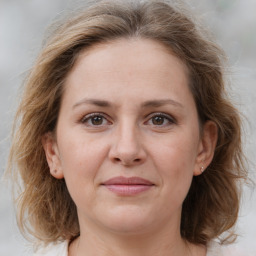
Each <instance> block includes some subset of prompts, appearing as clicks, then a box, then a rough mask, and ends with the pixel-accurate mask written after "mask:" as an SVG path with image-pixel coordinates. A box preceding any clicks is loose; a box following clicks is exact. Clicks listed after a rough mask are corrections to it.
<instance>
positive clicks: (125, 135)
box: [111, 118, 146, 165]
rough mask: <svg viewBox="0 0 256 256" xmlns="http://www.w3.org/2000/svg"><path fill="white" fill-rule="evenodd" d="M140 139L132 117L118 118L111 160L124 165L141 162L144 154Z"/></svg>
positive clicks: (137, 127) (138, 130)
mask: <svg viewBox="0 0 256 256" xmlns="http://www.w3.org/2000/svg"><path fill="white" fill-rule="evenodd" d="M141 140H142V137H141V134H140V129H139V126H138V125H137V123H136V121H135V120H132V118H124V119H123V120H120V121H119V124H118V125H117V129H116V131H115V138H114V144H113V148H112V154H111V157H112V160H114V161H116V162H117V161H118V162H121V163H123V164H124V165H131V164H135V163H141V162H143V161H144V159H145V156H146V154H145V152H144V149H143V146H142V141H141Z"/></svg>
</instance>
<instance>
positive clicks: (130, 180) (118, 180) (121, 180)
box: [102, 176, 154, 186]
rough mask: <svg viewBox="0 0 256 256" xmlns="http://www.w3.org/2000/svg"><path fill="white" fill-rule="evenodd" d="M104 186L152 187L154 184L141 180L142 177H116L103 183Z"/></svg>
mask: <svg viewBox="0 0 256 256" xmlns="http://www.w3.org/2000/svg"><path fill="white" fill-rule="evenodd" d="M102 184H103V185H147V186H152V185H154V183H152V182H151V181H149V180H146V179H143V178H140V177H123V176H119V177H114V178H111V179H109V180H107V181H105V182H103V183H102Z"/></svg>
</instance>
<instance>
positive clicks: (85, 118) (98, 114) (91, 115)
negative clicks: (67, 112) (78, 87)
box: [80, 112, 110, 122]
mask: <svg viewBox="0 0 256 256" xmlns="http://www.w3.org/2000/svg"><path fill="white" fill-rule="evenodd" d="M94 116H102V117H103V118H105V119H106V120H109V119H110V118H109V116H108V115H106V114H105V113H102V112H93V113H89V114H86V115H83V116H82V117H81V118H80V120H81V121H82V122H83V121H85V120H87V119H90V118H91V117H94Z"/></svg>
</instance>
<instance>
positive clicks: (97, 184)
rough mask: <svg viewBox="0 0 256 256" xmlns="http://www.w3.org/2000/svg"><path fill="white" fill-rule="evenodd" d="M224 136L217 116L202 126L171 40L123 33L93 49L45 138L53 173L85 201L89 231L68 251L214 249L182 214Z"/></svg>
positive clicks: (171, 254) (200, 253)
mask: <svg viewBox="0 0 256 256" xmlns="http://www.w3.org/2000/svg"><path fill="white" fill-rule="evenodd" d="M216 139H217V131H216V126H215V124H214V123H213V122H210V121H209V122H207V123H206V124H204V126H203V127H202V132H200V127H199V121H198V115H197V110H196V106H195V102H194V99H193V96H192V94H191V92H190V90H189V87H188V71H187V69H186V67H185V65H184V64H183V63H182V62H181V61H180V60H179V59H178V58H177V57H175V56H174V55H172V54H171V53H170V52H168V51H167V50H166V49H165V47H164V46H162V45H161V44H159V43H156V42H154V41H151V40H146V39H120V40H116V41H114V42H112V43H106V44H101V45H97V46H94V47H93V48H91V49H90V50H88V51H84V52H83V53H82V54H81V55H80V56H79V59H78V60H77V62H76V65H75V66H74V68H73V69H72V70H71V72H70V73H69V75H68V77H67V80H66V84H65V91H64V95H63V99H62V103H61V109H60V113H59V118H58V123H57V129H56V135H52V134H47V135H45V136H44V139H43V146H44V149H45V152H46V157H47V160H48V164H49V167H50V171H51V174H52V175H53V176H54V177H55V178H57V179H63V178H64V179H65V181H66V184H67V187H68V190H69V192H70V195H71V197H72V199H73V200H74V202H75V204H76V206H77V212H78V219H79V224H80V237H79V238H78V239H76V240H75V241H74V242H73V243H71V245H70V247H69V255H71V256H72V255H76V256H79V255H87V256H93V255H101V256H110V255H111V256H115V255H122V256H128V255H129V256H130V255H133V256H137V255H147V256H151V255H152V256H153V255H154V256H156V255H159V256H160V255H161V256H180V255H197V256H205V255H206V248H205V247H203V246H197V245H192V244H190V243H188V242H185V241H184V240H183V239H182V238H181V235H180V217H181V209H182V202H183V201H184V199H185V197H186V195H187V193H188V190H189V187H190V184H191V181H192V178H193V176H196V175H200V174H201V171H200V169H201V167H202V166H203V167H204V168H206V167H207V166H208V165H209V164H210V162H211V160H212V157H213V152H214V148H215V145H216ZM120 177H121V178H120ZM131 177H132V179H130V180H127V179H126V178H131ZM134 177H135V178H134ZM113 179H114V181H113ZM120 179H126V180H125V182H124V181H122V182H123V183H122V182H121V183H122V184H119V183H120ZM141 179H143V181H142V180H141ZM145 180H146V182H145ZM124 183H125V184H124ZM128 183H129V184H128ZM131 183H132V184H131ZM142 183H143V184H142Z"/></svg>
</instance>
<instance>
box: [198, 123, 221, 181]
mask: <svg viewBox="0 0 256 256" xmlns="http://www.w3.org/2000/svg"><path fill="white" fill-rule="evenodd" d="M217 139H218V128H217V125H216V123H214V122H213V121H207V122H206V123H205V124H204V126H203V130H202V135H201V141H200V144H199V147H198V155H197V158H196V166H195V170H194V176H197V175H200V174H202V172H203V171H204V170H205V169H206V168H207V167H208V166H209V165H210V163H211V161H212V159H213V156H214V151H215V147H216V144H217Z"/></svg>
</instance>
